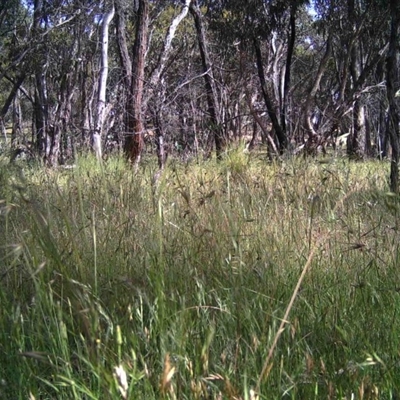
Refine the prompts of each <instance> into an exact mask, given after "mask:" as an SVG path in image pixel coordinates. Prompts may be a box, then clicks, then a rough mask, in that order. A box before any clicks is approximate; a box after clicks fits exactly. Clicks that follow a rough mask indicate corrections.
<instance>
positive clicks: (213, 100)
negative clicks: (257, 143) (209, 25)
mask: <svg viewBox="0 0 400 400" xmlns="http://www.w3.org/2000/svg"><path fill="white" fill-rule="evenodd" d="M190 13H191V14H192V16H193V19H194V23H195V27H196V34H197V41H198V44H199V50H200V56H201V62H202V66H203V73H204V83H205V87H206V94H207V105H208V114H209V118H210V130H211V132H212V133H213V135H214V143H215V152H216V155H217V159H218V160H220V159H221V158H222V152H223V149H224V141H225V140H224V135H223V129H222V124H221V119H220V110H219V107H218V95H217V88H216V86H215V82H214V76H213V70H212V63H211V58H210V54H209V51H208V42H207V37H206V32H205V28H204V22H203V15H202V13H201V10H200V8H199V6H198V4H197V0H193V1H192V3H191V4H190Z"/></svg>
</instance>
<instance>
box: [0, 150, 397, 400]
mask: <svg viewBox="0 0 400 400" xmlns="http://www.w3.org/2000/svg"><path fill="white" fill-rule="evenodd" d="M154 169H155V164H153V163H152V162H151V161H147V162H145V163H144V165H143V166H142V167H141V169H140V170H139V171H138V172H137V173H133V172H132V171H131V170H130V169H129V167H127V166H126V165H125V164H124V162H122V161H121V160H119V159H110V160H108V161H107V162H106V163H105V164H104V165H102V166H98V165H97V164H96V163H95V161H94V160H93V159H91V158H90V157H89V158H82V159H80V160H79V161H78V163H77V166H76V168H74V169H71V170H61V169H60V170H46V169H44V168H42V167H35V166H30V167H28V166H23V167H18V166H14V167H10V166H8V165H7V166H6V165H4V164H3V165H1V167H0V181H1V186H0V201H1V204H0V206H1V220H0V232H1V233H4V234H1V235H0V258H1V264H0V289H1V291H0V398H5V399H26V398H31V399H50V398H51V399H52V398H57V399H118V398H123V399H135V398H140V399H160V398H168V399H206V398H209V399H222V398H224V399H225V398H226V399H275V398H276V399H278V398H288V399H289V398H293V399H320V398H332V399H334V398H343V399H344V398H346V399H350V398H361V399H373V398H379V399H395V398H398V397H396V396H399V391H400V388H399V387H400V378H399V376H400V374H399V372H400V371H399V361H398V360H399V348H400V347H399V345H400V343H399V342H400V335H399V332H400V319H399V317H398V315H397V314H398V310H400V308H399V306H400V297H399V296H400V293H399V290H400V269H399V262H400V258H399V248H398V246H399V225H398V218H399V210H400V201H399V198H398V197H397V196H394V195H391V194H389V193H387V190H388V188H387V183H386V176H387V169H388V168H387V165H386V164H384V163H375V162H368V163H349V162H348V161H344V160H332V161H329V162H323V163H320V162H318V161H308V162H305V161H304V160H297V159H294V160H286V161H282V162H279V163H266V162H265V161H264V160H260V159H256V158H252V156H249V155H244V154H242V153H240V152H234V151H233V152H231V153H229V154H228V155H227V157H226V158H225V160H224V161H223V162H222V163H219V164H215V163H214V162H213V161H208V162H204V163H200V164H197V163H189V164H185V165H183V164H180V163H177V162H176V163H174V162H171V163H170V165H169V166H168V168H167V169H166V171H165V172H164V173H163V175H162V177H161V178H160V180H159V181H158V182H156V183H155V182H154V181H153V175H154V172H155V170H154ZM311 253H312V257H310V254H311ZM307 260H309V261H310V264H309V269H308V270H307V271H305V272H306V273H305V275H304V280H303V281H302V282H301V285H300V286H299V290H298V292H296V293H295V292H294V290H295V287H296V284H297V283H299V277H300V276H301V273H302V271H304V270H303V269H304V267H305V265H306V263H307ZM294 293H295V294H296V296H295V298H294V303H293V306H292V307H291V309H290V310H288V305H289V302H290V299H291V297H292V295H293V294H294ZM286 311H290V312H289V313H288V318H287V320H284V321H283V323H282V319H283V317H284V315H285V312H286ZM280 328H282V329H281V330H280ZM278 333H279V334H280V337H279V338H278V337H277V334H278ZM275 339H279V340H277V341H276V342H277V346H276V348H272V345H273V343H274V340H275ZM269 353H270V356H271V357H269V358H268V354H269Z"/></svg>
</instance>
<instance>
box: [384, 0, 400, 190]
mask: <svg viewBox="0 0 400 400" xmlns="http://www.w3.org/2000/svg"><path fill="white" fill-rule="evenodd" d="M390 11H391V24H390V40H389V53H388V56H387V60H386V93H387V98H388V102H389V114H388V117H389V123H388V127H389V135H390V143H391V146H392V160H391V168H390V189H391V191H392V192H394V193H399V157H400V128H399V123H400V110H399V106H398V104H397V100H396V89H397V88H398V87H399V83H400V82H399V69H398V42H397V41H398V37H399V28H400V3H399V1H398V0H390Z"/></svg>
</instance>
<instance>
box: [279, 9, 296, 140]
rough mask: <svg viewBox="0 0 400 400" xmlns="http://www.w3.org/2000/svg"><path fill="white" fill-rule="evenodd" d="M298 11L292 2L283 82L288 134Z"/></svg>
mask: <svg viewBox="0 0 400 400" xmlns="http://www.w3.org/2000/svg"><path fill="white" fill-rule="evenodd" d="M296 11H297V7H296V5H295V3H292V4H291V6H290V20H289V25H290V33H289V43H288V49H287V56H286V66H285V78H284V83H283V96H282V110H281V126H282V130H283V131H284V132H286V135H288V129H287V113H288V106H289V101H288V97H289V89H290V80H291V70H292V58H293V51H294V45H295V40H296Z"/></svg>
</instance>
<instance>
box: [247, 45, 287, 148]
mask: <svg viewBox="0 0 400 400" xmlns="http://www.w3.org/2000/svg"><path fill="white" fill-rule="evenodd" d="M254 49H255V52H256V61H257V71H258V77H259V79H260V84H261V91H262V95H263V98H264V103H265V106H266V107H267V112H268V116H269V118H270V119H271V123H272V126H273V128H274V131H275V135H276V137H277V138H278V143H279V152H280V153H282V152H283V151H284V150H285V149H286V148H287V144H288V141H287V137H286V132H285V131H284V130H283V129H282V126H281V125H280V124H279V120H278V117H277V115H276V113H275V111H274V107H273V104H272V100H271V98H270V96H269V93H268V88H267V81H266V79H265V74H264V65H263V61H262V54H261V48H260V43H259V41H258V40H257V39H254Z"/></svg>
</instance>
